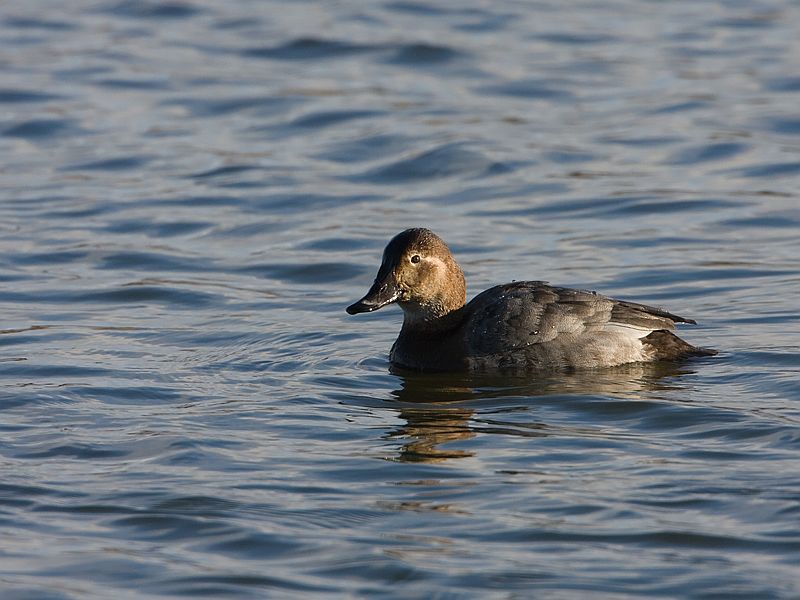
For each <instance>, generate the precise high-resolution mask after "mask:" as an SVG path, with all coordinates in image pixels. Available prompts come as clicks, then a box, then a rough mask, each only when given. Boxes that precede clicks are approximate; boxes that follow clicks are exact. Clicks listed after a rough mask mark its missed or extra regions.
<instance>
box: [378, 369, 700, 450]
mask: <svg viewBox="0 0 800 600" xmlns="http://www.w3.org/2000/svg"><path fill="white" fill-rule="evenodd" d="M392 372H393V373H394V374H395V375H397V376H398V377H399V378H400V388H399V389H396V390H394V391H393V392H392V395H393V396H394V397H395V398H396V400H397V402H398V403H400V404H402V406H401V407H400V413H399V416H400V417H401V418H402V419H404V420H405V421H406V424H405V425H404V426H402V427H399V428H398V429H396V430H394V431H391V432H390V433H389V435H388V437H389V438H390V439H404V440H407V441H406V443H404V444H403V446H402V448H401V449H400V452H399V453H398V456H397V457H396V460H399V461H402V462H429V463H432V462H441V461H445V460H449V459H455V458H465V457H469V456H473V455H474V454H475V453H474V452H471V451H469V450H464V449H457V448H443V447H442V446H445V445H449V444H452V443H454V442H459V441H464V440H469V439H471V438H474V437H475V436H476V435H477V433H478V432H479V431H480V432H482V433H487V432H488V433H505V434H513V435H524V436H527V437H542V436H547V435H551V434H552V432H553V430H554V428H552V427H550V426H548V425H547V424H545V423H538V422H529V423H520V422H519V420H514V421H513V422H510V421H509V422H506V421H504V420H503V418H502V414H503V412H506V413H507V412H511V411H519V410H527V408H526V407H527V406H528V405H530V404H532V403H535V402H536V400H535V399H536V397H544V396H548V397H550V399H551V400H552V398H553V397H558V396H618V397H621V398H624V399H629V400H631V401H636V400H644V399H648V398H651V397H652V395H653V393H654V392H655V393H657V392H658V391H663V390H675V389H680V388H681V385H680V381H679V380H678V379H676V378H679V377H680V376H682V375H686V374H689V373H692V372H693V371H691V370H689V369H688V368H686V367H685V366H682V365H680V364H676V363H644V364H633V365H624V366H622V367H617V368H614V369H603V370H602V371H583V372H575V373H555V374H551V375H548V376H541V375H540V376H538V377H536V378H535V379H534V378H522V377H502V376H498V375H493V376H477V375H466V374H452V373H447V374H445V373H441V374H420V373H415V372H408V371H403V370H399V369H392ZM456 403H457V405H456ZM497 403H502V406H503V407H504V410H500V411H498V410H492V411H491V416H489V415H487V414H485V413H487V412H489V411H488V410H487V409H488V408H491V407H495V406H497ZM476 412H477V413H479V414H480V413H484V414H483V415H480V422H478V421H477V420H476V419H475V416H476Z"/></svg>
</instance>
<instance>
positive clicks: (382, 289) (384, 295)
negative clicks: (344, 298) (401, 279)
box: [346, 277, 400, 315]
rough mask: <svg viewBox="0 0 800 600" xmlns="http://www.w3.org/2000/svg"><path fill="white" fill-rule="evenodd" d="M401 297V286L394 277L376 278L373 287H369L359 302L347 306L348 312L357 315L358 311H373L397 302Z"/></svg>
mask: <svg viewBox="0 0 800 600" xmlns="http://www.w3.org/2000/svg"><path fill="white" fill-rule="evenodd" d="M399 299H400V288H398V287H397V284H395V282H394V281H393V278H392V277H387V278H385V279H383V280H381V279H376V280H375V283H373V284H372V287H371V288H369V291H368V292H367V294H366V296H364V297H363V298H362V299H361V300H359V301H358V302H355V303H354V304H351V305H350V306H348V307H347V309H346V310H347V312H348V314H351V315H357V314H358V313H364V312H372V311H373V310H378V309H379V308H383V307H384V306H386V305H387V304H391V303H392V302H397V300H399Z"/></svg>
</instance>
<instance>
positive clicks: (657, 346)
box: [642, 329, 718, 360]
mask: <svg viewBox="0 0 800 600" xmlns="http://www.w3.org/2000/svg"><path fill="white" fill-rule="evenodd" d="M642 343H643V344H644V345H645V347H646V348H647V350H649V351H650V352H651V353H652V356H653V360H677V359H681V358H688V357H690V356H714V355H715V354H718V352H717V351H716V350H714V349H713V348H700V347H698V346H692V345H691V344H690V343H689V342H686V341H684V340H682V339H681V338H679V337H678V336H677V335H675V334H674V333H672V332H671V331H666V330H664V329H659V330H657V331H652V332H650V333H649V334H648V335H646V336H645V337H643V338H642Z"/></svg>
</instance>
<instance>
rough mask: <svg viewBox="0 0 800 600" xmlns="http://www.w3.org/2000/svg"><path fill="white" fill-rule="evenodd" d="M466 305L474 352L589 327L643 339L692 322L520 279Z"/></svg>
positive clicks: (516, 346) (467, 333)
mask: <svg viewBox="0 0 800 600" xmlns="http://www.w3.org/2000/svg"><path fill="white" fill-rule="evenodd" d="M464 309H465V310H466V312H467V315H466V322H465V330H464V331H465V336H466V343H467V347H469V348H470V349H471V350H472V352H473V353H474V354H482V355H490V354H497V353H504V354H505V353H508V352H509V351H512V352H513V351H514V350H516V349H520V348H525V347H530V346H532V345H535V344H545V343H547V342H552V341H554V340H556V339H557V338H559V336H562V337H563V338H568V337H569V338H573V339H574V337H576V336H581V335H583V334H590V333H592V332H596V333H598V334H599V333H600V332H609V333H612V332H613V333H618V334H621V335H623V336H624V337H628V338H633V339H641V338H643V337H646V336H647V335H649V334H650V333H652V332H653V331H659V330H671V329H674V328H675V323H694V321H692V320H690V319H684V318H683V317H679V316H677V315H673V314H671V313H668V312H666V311H663V310H661V309H658V308H654V307H651V306H647V305H644V304H636V303H634V302H625V301H618V300H614V299H612V298H608V297H606V296H603V295H601V294H598V293H596V292H592V291H587V290H577V289H571V288H563V287H554V286H551V285H548V284H547V282H544V281H518V282H514V283H508V284H504V285H499V286H495V287H493V288H490V289H488V290H486V291H485V292H482V293H481V294H479V295H477V296H476V297H475V298H474V299H473V300H472V301H471V302H470V303H469V304H467V305H466V306H465V307H464Z"/></svg>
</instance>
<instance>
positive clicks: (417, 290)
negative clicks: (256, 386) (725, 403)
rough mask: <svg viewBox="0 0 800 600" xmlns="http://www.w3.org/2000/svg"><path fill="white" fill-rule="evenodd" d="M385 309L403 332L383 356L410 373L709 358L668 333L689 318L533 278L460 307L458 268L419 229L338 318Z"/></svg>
mask: <svg viewBox="0 0 800 600" xmlns="http://www.w3.org/2000/svg"><path fill="white" fill-rule="evenodd" d="M392 303H397V304H399V305H400V308H402V309H403V327H402V329H401V330H400V335H399V336H398V338H397V341H396V342H395V343H394V345H393V346H392V349H391V352H390V354H389V359H390V361H391V363H392V365H393V366H396V367H401V368H405V369H411V370H417V371H509V370H510V371H517V372H536V371H546V370H551V371H552V370H563V369H585V368H597V367H614V366H618V365H623V364H627V363H634V362H652V361H659V360H677V359H682V358H686V357H689V356H703V355H711V354H716V351H714V350H710V349H706V348H698V347H695V346H692V345H691V344H689V343H687V342H685V341H684V340H682V339H681V338H679V337H678V336H676V335H675V334H674V333H672V331H671V330H673V329H674V328H675V324H676V323H691V324H694V321H692V320H691V319H685V318H683V317H679V316H677V315H673V314H671V313H668V312H666V311H664V310H661V309H659V308H653V307H652V306H646V305H644V304H635V303H633V302H626V301H622V300H613V299H611V298H607V297H605V296H601V295H600V294H597V293H595V292H590V291H584V290H575V289H569V288H563V287H553V286H550V285H548V284H547V283H546V282H543V281H518V282H514V283H506V284H503V285H498V286H495V287H493V288H490V289H488V290H486V291H485V292H482V293H480V294H478V295H477V296H476V297H475V298H473V299H472V300H471V301H470V302H469V303H466V283H465V281H464V273H463V271H462V270H461V267H459V266H458V263H457V262H456V261H455V259H454V258H453V255H452V254H451V253H450V249H449V248H448V247H447V244H445V243H444V241H442V239H441V238H439V237H438V236H437V235H436V234H434V233H433V232H432V231H430V230H428V229H407V230H406V231H403V232H402V233H400V234H398V235H396V236H395V237H394V238H393V239H392V240H391V241H390V242H389V244H388V245H387V246H386V249H385V250H384V252H383V261H382V263H381V266H380V269H379V270H378V275H377V277H376V278H375V283H374V284H373V285H372V287H371V288H370V289H369V291H368V292H367V294H366V295H365V296H364V297H363V298H362V299H361V300H359V301H358V302H356V303H354V304H352V305H350V306H348V307H347V312H348V313H350V314H351V315H354V314H357V313H362V312H371V311H374V310H378V309H379V308H382V307H384V306H386V305H388V304H392Z"/></svg>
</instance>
